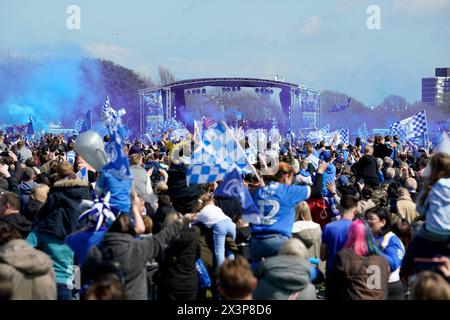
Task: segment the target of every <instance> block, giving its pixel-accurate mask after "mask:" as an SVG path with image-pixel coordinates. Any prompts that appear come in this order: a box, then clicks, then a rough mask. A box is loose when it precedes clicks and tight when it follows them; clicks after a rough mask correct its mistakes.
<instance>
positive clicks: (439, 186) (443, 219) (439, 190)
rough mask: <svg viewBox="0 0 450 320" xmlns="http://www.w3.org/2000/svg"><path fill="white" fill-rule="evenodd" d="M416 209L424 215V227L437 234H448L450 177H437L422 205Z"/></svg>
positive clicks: (449, 232) (449, 227)
mask: <svg viewBox="0 0 450 320" xmlns="http://www.w3.org/2000/svg"><path fill="white" fill-rule="evenodd" d="M417 211H418V212H419V213H421V214H423V215H425V228H426V229H427V231H429V232H432V233H434V234H436V235H439V236H447V237H448V236H450V214H449V212H450V178H441V179H439V180H438V181H437V182H436V183H435V184H434V185H433V186H432V188H431V191H430V193H428V196H427V198H426V199H425V203H424V205H420V204H418V205H417Z"/></svg>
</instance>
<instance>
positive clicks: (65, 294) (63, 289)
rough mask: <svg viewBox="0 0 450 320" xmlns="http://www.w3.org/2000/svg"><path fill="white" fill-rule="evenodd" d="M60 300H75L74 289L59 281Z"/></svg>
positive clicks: (57, 286)
mask: <svg viewBox="0 0 450 320" xmlns="http://www.w3.org/2000/svg"><path fill="white" fill-rule="evenodd" d="M56 288H57V290H58V300H73V295H72V289H69V288H68V287H67V284H62V283H57V285H56Z"/></svg>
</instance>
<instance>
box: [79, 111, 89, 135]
mask: <svg viewBox="0 0 450 320" xmlns="http://www.w3.org/2000/svg"><path fill="white" fill-rule="evenodd" d="M91 128H92V119H91V109H89V111H88V112H86V114H85V115H84V120H83V122H82V124H81V130H80V131H79V132H80V133H81V132H84V131H88V130H90V129H91Z"/></svg>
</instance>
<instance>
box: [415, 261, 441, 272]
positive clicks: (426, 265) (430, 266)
mask: <svg viewBox="0 0 450 320" xmlns="http://www.w3.org/2000/svg"><path fill="white" fill-rule="evenodd" d="M441 265H443V262H442V261H436V258H414V270H415V271H416V272H420V271H423V270H436V269H437V268H438V267H440V266H441Z"/></svg>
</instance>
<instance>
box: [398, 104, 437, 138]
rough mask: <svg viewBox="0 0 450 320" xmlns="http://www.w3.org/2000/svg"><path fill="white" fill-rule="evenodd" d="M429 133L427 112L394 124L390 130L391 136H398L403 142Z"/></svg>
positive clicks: (421, 112)
mask: <svg viewBox="0 0 450 320" xmlns="http://www.w3.org/2000/svg"><path fill="white" fill-rule="evenodd" d="M427 132H428V125H427V116H426V113H425V110H423V111H420V112H419V113H418V114H416V115H414V116H412V117H409V118H406V119H403V120H400V121H397V122H395V123H393V124H392V125H391V128H390V133H391V135H395V134H396V135H398V136H399V138H400V140H402V141H406V140H410V139H414V138H417V137H422V136H424V135H425V134H426V133H427Z"/></svg>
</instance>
